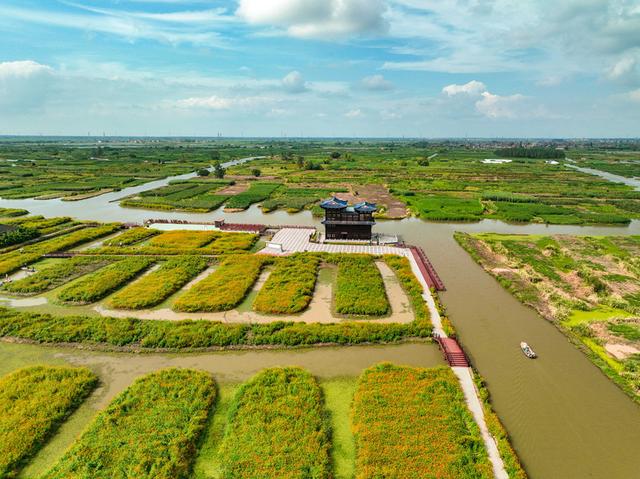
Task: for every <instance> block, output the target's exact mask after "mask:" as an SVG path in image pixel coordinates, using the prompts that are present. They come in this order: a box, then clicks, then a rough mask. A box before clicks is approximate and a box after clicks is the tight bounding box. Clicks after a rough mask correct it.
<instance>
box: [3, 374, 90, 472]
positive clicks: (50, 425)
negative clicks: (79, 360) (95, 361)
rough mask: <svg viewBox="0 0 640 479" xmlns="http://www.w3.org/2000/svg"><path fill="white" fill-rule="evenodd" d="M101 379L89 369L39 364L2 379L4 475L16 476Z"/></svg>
mask: <svg viewBox="0 0 640 479" xmlns="http://www.w3.org/2000/svg"><path fill="white" fill-rule="evenodd" d="M97 382H98V378H97V377H96V376H95V375H94V374H93V373H92V372H91V371H89V370H88V369H85V368H78V369H74V368H64V367H48V366H35V367H28V368H24V369H20V370H18V371H16V372H13V373H11V374H8V375H7V376H4V377H3V378H1V379H0V437H1V438H2V440H1V441H0V477H14V473H16V472H17V471H18V469H19V468H20V465H21V464H23V463H24V461H25V460H26V459H28V458H29V457H31V456H32V455H33V454H34V453H35V452H36V451H37V450H38V449H39V448H40V447H41V446H42V445H43V444H44V442H45V440H46V439H47V438H48V437H49V436H50V435H51V433H52V432H53V431H54V430H55V429H56V428H57V427H58V426H59V425H60V423H61V422H62V421H63V420H64V419H66V418H67V417H68V416H69V415H70V414H71V413H72V412H73V411H74V410H75V409H76V408H77V407H78V406H79V405H80V403H81V402H82V401H83V400H84V399H85V398H86V397H87V396H88V395H89V393H90V392H91V391H92V390H93V388H94V387H95V386H96V384H97Z"/></svg>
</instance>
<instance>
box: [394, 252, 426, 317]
mask: <svg viewBox="0 0 640 479" xmlns="http://www.w3.org/2000/svg"><path fill="white" fill-rule="evenodd" d="M384 260H385V262H386V263H387V265H388V266H389V267H390V268H391V269H392V270H393V271H394V272H395V274H396V276H397V278H398V281H400V285H401V286H402V289H404V291H405V293H407V296H408V297H409V300H410V301H411V307H412V308H413V313H414V315H415V318H416V319H415V321H416V322H417V323H419V324H420V326H421V327H422V326H423V325H424V327H426V328H431V315H430V313H429V309H428V308H427V305H426V304H425V302H424V298H423V297H422V295H423V294H424V291H423V289H422V285H421V284H420V283H419V282H418V279H417V278H416V276H415V275H414V274H413V270H412V269H411V263H409V260H408V259H407V258H405V257H403V256H395V255H385V256H384Z"/></svg>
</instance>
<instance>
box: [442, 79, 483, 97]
mask: <svg viewBox="0 0 640 479" xmlns="http://www.w3.org/2000/svg"><path fill="white" fill-rule="evenodd" d="M486 90H487V87H486V85H485V84H484V83H482V82H480V81H477V80H471V81H470V82H469V83H465V84H464V85H456V84H452V85H447V86H445V87H444V88H443V89H442V93H445V94H446V95H447V96H454V95H459V94H461V93H463V94H466V95H480V94H482V92H484V91H486Z"/></svg>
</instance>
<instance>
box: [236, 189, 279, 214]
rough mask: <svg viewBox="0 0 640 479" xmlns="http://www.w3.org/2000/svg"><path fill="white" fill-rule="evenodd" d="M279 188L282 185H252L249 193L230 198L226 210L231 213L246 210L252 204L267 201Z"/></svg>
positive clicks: (244, 192)
mask: <svg viewBox="0 0 640 479" xmlns="http://www.w3.org/2000/svg"><path fill="white" fill-rule="evenodd" d="M279 187H280V183H262V182H254V183H251V186H249V189H248V190H247V191H243V192H242V193H239V194H237V195H235V196H232V197H231V198H229V200H228V201H227V203H226V204H225V208H224V209H225V210H230V211H234V210H235V211H238V210H246V209H247V208H249V206H251V205H252V204H254V203H258V202H260V201H263V200H266V199H267V198H268V197H269V196H270V195H271V194H272V193H273V192H274V191H276V190H277V189H278V188H279Z"/></svg>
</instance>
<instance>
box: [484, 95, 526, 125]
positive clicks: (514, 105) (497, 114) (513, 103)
mask: <svg viewBox="0 0 640 479" xmlns="http://www.w3.org/2000/svg"><path fill="white" fill-rule="evenodd" d="M481 95H482V99H481V100H478V101H477V102H476V109H477V110H478V111H479V112H480V113H482V114H483V115H484V116H486V117H488V118H516V117H517V116H519V111H518V107H519V106H520V104H521V102H522V100H523V99H524V96H523V95H520V94H519V93H518V94H515V95H509V96H500V95H494V94H493V93H489V92H488V91H485V92H482V94H481Z"/></svg>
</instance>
